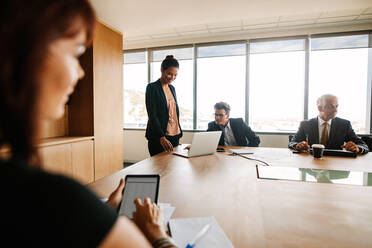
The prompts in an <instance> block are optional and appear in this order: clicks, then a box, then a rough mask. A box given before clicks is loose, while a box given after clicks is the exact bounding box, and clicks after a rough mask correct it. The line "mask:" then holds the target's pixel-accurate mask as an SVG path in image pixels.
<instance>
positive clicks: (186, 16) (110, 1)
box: [91, 0, 372, 46]
mask: <svg viewBox="0 0 372 248" xmlns="http://www.w3.org/2000/svg"><path fill="white" fill-rule="evenodd" d="M91 2H92V4H93V6H94V8H95V10H96V12H97V15H98V18H99V19H100V20H101V21H103V22H104V23H106V24H108V25H109V26H111V27H113V28H115V29H117V30H118V31H120V32H121V33H122V34H123V36H124V44H125V45H128V44H129V45H132V46H133V44H136V43H144V42H150V41H162V40H172V39H185V38H192V37H205V36H209V37H211V36H221V35H228V34H242V33H249V32H259V31H262V30H277V29H283V28H286V29H288V28H292V29H293V28H299V27H302V28H303V27H306V28H311V27H325V26H335V25H342V26H345V25H357V24H371V23H372V0H307V1H304V0H230V1H227V0H224V1H223V0H185V1H180V0H173V1H171V0H153V1H150V0H147V1H146V0H91Z"/></svg>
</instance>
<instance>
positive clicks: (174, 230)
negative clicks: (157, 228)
mask: <svg viewBox="0 0 372 248" xmlns="http://www.w3.org/2000/svg"><path fill="white" fill-rule="evenodd" d="M206 224H210V225H211V228H210V229H209V231H208V232H207V233H206V234H205V236H203V237H202V238H201V239H200V241H199V242H198V243H197V244H196V245H195V248H198V247H200V248H201V247H207V248H208V247H213V248H230V247H231V248H232V247H234V246H233V245H232V243H231V241H230V240H229V239H228V238H227V236H226V235H225V233H224V231H223V230H222V228H221V227H220V226H219V225H218V223H217V221H216V219H215V218H214V217H213V216H210V217H196V218H182V219H181V218H180V219H171V220H170V221H169V228H170V233H171V236H172V238H173V240H174V241H175V242H176V244H177V246H178V247H180V248H183V247H186V245H187V243H188V242H189V241H190V240H192V239H193V238H194V237H195V236H196V235H197V233H198V232H199V231H200V230H201V229H202V228H203V227H204V226H205V225H206Z"/></svg>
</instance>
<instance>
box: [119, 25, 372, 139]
mask: <svg viewBox="0 0 372 248" xmlns="http://www.w3.org/2000/svg"><path fill="white" fill-rule="evenodd" d="M363 34H364V35H366V34H367V35H368V47H369V49H371V50H370V51H369V52H368V72H367V74H368V75H367V77H368V78H367V85H366V86H367V108H366V109H367V111H366V116H367V118H366V129H367V130H369V134H372V30H361V31H350V32H334V33H314V34H305V35H294V36H283V37H270V38H252V39H240V40H231V41H217V42H201V43H187V44H182V45H173V46H160V47H150V48H140V49H129V50H123V59H124V54H125V53H134V52H144V51H145V52H146V63H147V79H148V82H150V81H151V61H152V59H151V55H152V52H153V51H157V50H170V49H178V48H191V47H192V49H193V58H192V60H193V67H194V68H193V77H192V78H193V129H192V130H184V131H186V132H200V131H205V130H197V129H196V126H197V106H198V103H197V94H198V92H197V59H198V47H206V46H215V45H217V46H218V45H232V44H245V45H246V53H245V56H246V70H245V71H246V75H245V115H244V120H245V122H246V123H249V94H250V90H249V85H250V84H249V73H250V72H249V63H250V45H251V44H252V43H255V42H265V41H285V40H296V39H304V41H305V47H304V49H305V50H304V51H305V73H304V74H305V75H304V76H305V79H304V102H303V103H304V104H303V106H304V111H303V113H304V116H303V117H304V120H307V119H308V118H309V116H308V114H309V111H308V110H309V106H308V99H309V87H310V86H309V77H310V75H309V71H310V68H309V66H310V56H311V47H310V42H311V39H312V38H327V37H338V36H352V35H363ZM345 49H353V48H345ZM123 63H124V60H123ZM123 83H124V82H123ZM123 88H124V87H123ZM123 101H124V99H123ZM123 130H145V128H126V127H123ZM294 133H295V132H272V131H267V132H265V131H260V132H257V134H267V135H289V134H294ZM369 134H358V135H360V136H364V135H369Z"/></svg>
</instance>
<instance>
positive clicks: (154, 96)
mask: <svg viewBox="0 0 372 248" xmlns="http://www.w3.org/2000/svg"><path fill="white" fill-rule="evenodd" d="M169 88H170V90H171V92H172V94H173V97H174V100H175V101H176V108H177V119H178V125H179V127H180V130H181V134H180V137H182V129H181V125H180V121H179V116H180V114H179V109H178V103H177V97H176V90H175V89H174V86H173V85H169ZM146 110H147V115H148V117H149V120H148V121H147V128H146V138H147V139H148V140H155V139H156V140H159V139H160V138H161V137H163V136H165V134H166V132H167V125H168V121H169V112H168V106H167V99H166V97H165V94H164V91H163V88H162V87H161V82H160V79H159V80H157V81H156V82H153V83H150V84H148V85H147V87H146Z"/></svg>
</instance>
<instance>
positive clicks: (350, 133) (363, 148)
mask: <svg viewBox="0 0 372 248" xmlns="http://www.w3.org/2000/svg"><path fill="white" fill-rule="evenodd" d="M345 141H346V142H349V141H352V142H354V143H355V144H356V145H357V146H358V148H359V150H360V153H362V154H364V153H368V152H369V149H368V146H367V144H366V143H365V142H364V141H363V140H362V139H361V138H359V137H358V136H357V135H356V134H355V132H354V130H353V128H352V127H351V123H350V121H348V122H347V129H346V138H345Z"/></svg>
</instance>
